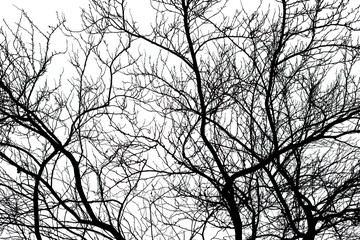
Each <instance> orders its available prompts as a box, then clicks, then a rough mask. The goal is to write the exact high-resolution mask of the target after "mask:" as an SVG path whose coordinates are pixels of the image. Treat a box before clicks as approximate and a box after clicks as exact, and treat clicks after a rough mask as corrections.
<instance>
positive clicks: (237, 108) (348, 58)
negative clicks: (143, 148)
mask: <svg viewBox="0 0 360 240" xmlns="http://www.w3.org/2000/svg"><path fill="white" fill-rule="evenodd" d="M151 4H152V8H153V9H152V10H153V11H154V12H155V18H154V21H153V22H151V27H152V28H151V31H149V30H148V29H146V30H144V28H142V26H138V25H137V24H136V22H137V19H132V18H131V12H135V11H136V9H130V10H129V9H127V6H126V3H125V1H108V2H106V3H105V2H100V1H92V9H94V10H95V11H94V12H96V13H97V14H91V13H93V12H89V14H87V15H86V17H87V20H88V21H89V22H91V23H92V26H98V29H99V30H100V29H103V28H102V27H103V26H106V31H107V32H108V33H111V32H113V33H123V34H128V35H130V36H132V37H133V38H137V39H139V40H141V41H142V44H143V45H144V46H145V47H144V49H145V50H144V52H143V56H144V57H143V59H144V60H143V61H139V62H138V63H137V64H136V65H135V66H134V68H133V70H132V71H128V74H129V75H131V76H133V88H134V91H137V94H138V95H139V97H138V98H137V101H136V103H137V104H138V106H139V108H144V109H145V110H146V111H148V112H149V114H150V113H152V114H154V119H156V120H155V121H154V122H153V125H152V129H153V130H154V131H155V132H156V134H155V137H153V138H152V140H153V142H155V143H157V144H158V146H159V149H162V150H161V151H160V150H159V151H160V152H159V156H158V157H159V158H160V159H162V164H161V165H159V167H158V168H157V170H158V171H159V172H166V173H167V174H169V176H171V177H173V178H174V179H173V178H171V177H170V179H171V182H169V185H168V196H166V195H163V196H164V197H169V198H177V199H178V200H177V201H176V202H173V201H170V202H169V204H168V205H169V207H167V208H168V209H170V208H171V209H172V210H171V211H172V212H173V213H174V217H175V216H179V215H180V216H181V217H176V219H184V221H176V222H173V224H172V227H173V228H176V229H179V230H178V231H179V232H184V234H185V232H186V231H188V230H189V229H185V228H183V226H184V224H185V222H186V221H185V220H189V221H190V222H191V224H190V226H194V227H193V228H192V229H191V230H192V231H191V233H188V234H189V235H187V236H188V237H189V238H191V237H192V236H194V233H196V234H199V235H202V236H203V238H206V237H205V236H206V235H204V232H206V230H208V229H211V228H212V227H214V228H215V229H218V231H223V233H224V234H229V236H234V238H235V239H315V238H316V237H318V239H323V238H327V239H342V238H344V239H357V238H358V237H359V235H358V233H357V231H358V227H357V224H355V223H357V219H358V217H359V215H358V212H359V204H358V202H359V180H360V179H359V162H358V158H359V149H358V137H357V136H356V134H358V133H359V116H360V115H359V113H360V108H359V100H360V98H359V93H358V92H359V77H358V75H357V70H356V69H357V68H358V67H359V57H360V55H359V53H360V52H359V41H358V36H359V35H358V33H359V27H358V24H359V12H358V8H356V6H353V7H351V6H352V5H351V4H355V3H351V2H349V1H285V0H284V1H271V6H270V5H266V4H267V3H265V2H260V3H259V6H258V8H257V9H256V10H255V11H253V12H247V11H246V10H245V8H244V7H243V6H242V4H241V1H240V3H238V2H237V3H233V2H230V1H221V0H219V1H203V0H193V1H191V0H178V1H164V0H158V1H151ZM269 4H270V3H269ZM228 6H230V7H228ZM229 8H230V9H229ZM232 10H233V11H232ZM147 44H149V45H151V46H152V47H153V48H154V47H156V48H157V49H158V51H157V52H155V53H154V54H152V53H149V50H148V49H149V48H147V47H146V46H148V45H147ZM147 55H150V56H147ZM154 55H155V56H154ZM143 138H144V139H146V140H150V138H151V137H150V136H149V135H145V136H143ZM164 166H166V167H165V168H166V170H165V169H164ZM157 199H158V201H159V206H161V207H162V206H164V205H166V203H164V202H163V198H157ZM166 221H167V220H166V219H165V218H164V219H163V222H164V224H165V223H166ZM156 224H158V223H156ZM195 226H196V227H195ZM211 226H212V227H211ZM229 229H233V232H231V231H229ZM216 234H217V232H216ZM207 236H210V235H207Z"/></svg>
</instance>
